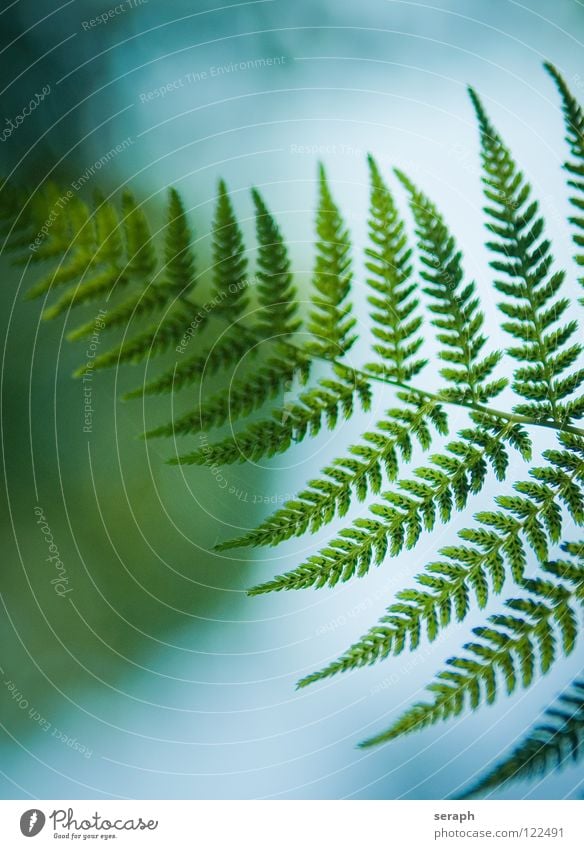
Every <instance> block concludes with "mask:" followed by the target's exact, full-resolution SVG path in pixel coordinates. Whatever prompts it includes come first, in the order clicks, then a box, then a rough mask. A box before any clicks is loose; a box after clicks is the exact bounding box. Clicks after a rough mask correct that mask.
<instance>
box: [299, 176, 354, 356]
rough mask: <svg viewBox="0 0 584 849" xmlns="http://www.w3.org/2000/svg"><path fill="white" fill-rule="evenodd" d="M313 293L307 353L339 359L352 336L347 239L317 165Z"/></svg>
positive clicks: (350, 273) (349, 252)
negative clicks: (310, 337) (317, 190)
mask: <svg viewBox="0 0 584 849" xmlns="http://www.w3.org/2000/svg"><path fill="white" fill-rule="evenodd" d="M316 232H317V236H318V241H317V243H316V262H315V267H314V275H313V286H314V289H315V293H314V295H313V297H312V304H313V308H312V311H311V313H310V320H309V324H308V329H309V330H310V332H311V333H312V335H313V336H314V342H313V343H312V346H311V350H312V352H313V353H314V354H316V355H318V356H322V357H325V358H328V359H335V358H337V357H340V356H342V355H343V354H344V353H346V351H348V350H349V348H350V347H351V345H352V344H353V342H354V341H355V339H356V337H355V336H354V335H351V330H352V329H353V327H354V326H355V319H354V318H352V317H351V311H352V307H351V304H350V303H349V302H348V301H347V298H348V296H349V293H350V290H351V281H352V276H353V275H352V271H351V238H350V235H349V231H348V230H347V228H346V226H345V223H344V221H343V219H342V217H341V213H340V212H339V209H338V207H337V205H336V204H335V202H334V200H333V197H332V195H331V192H330V189H329V186H328V181H327V178H326V173H325V170H324V167H323V165H320V166H319V203H318V212H317V216H316Z"/></svg>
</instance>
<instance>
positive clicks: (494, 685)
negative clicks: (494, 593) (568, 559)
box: [361, 566, 584, 748]
mask: <svg viewBox="0 0 584 849" xmlns="http://www.w3.org/2000/svg"><path fill="white" fill-rule="evenodd" d="M544 568H545V567H544ZM523 587H524V589H525V590H526V592H527V596H525V597H522V598H514V599H511V600H510V601H507V602H506V604H505V607H506V612H504V613H501V614H495V615H493V616H490V617H489V619H488V623H487V625H486V626H484V627H480V628H474V629H473V634H474V635H475V637H476V638H477V639H476V640H475V641H473V642H470V643H467V644H466V645H465V646H464V648H465V650H466V655H465V656H463V657H454V658H451V659H450V660H448V661H447V668H446V669H445V670H444V671H442V672H440V673H439V674H438V675H437V677H436V679H435V681H434V683H432V684H430V685H429V687H428V688H427V690H428V692H429V694H430V696H431V699H430V700H429V701H427V702H419V703H417V704H415V705H414V706H413V707H411V708H410V709H409V710H407V711H406V712H405V713H404V714H403V715H402V716H401V717H400V718H399V719H398V720H397V721H396V722H395V723H394V724H393V725H392V726H391V727H390V728H388V729H387V730H386V731H383V732H382V733H381V734H377V735H376V736H374V737H371V738H370V739H369V740H365V741H364V742H363V743H361V746H362V747H364V748H365V747H369V746H375V745H378V744H380V743H386V742H388V741H390V740H394V739H396V738H397V737H401V736H402V735H404V734H409V733H411V732H413V731H419V730H421V729H423V728H426V727H428V726H430V725H434V724H435V723H437V722H439V721H442V720H446V719H449V718H450V717H454V716H459V715H460V714H461V713H462V712H463V710H464V709H465V708H466V707H470V708H471V709H473V710H475V709H476V708H477V707H478V706H479V705H480V704H481V703H483V702H486V703H487V704H492V703H493V702H494V700H495V698H496V696H497V692H498V689H499V685H500V683H501V680H502V681H503V682H504V684H505V689H506V692H507V694H509V695H511V694H512V693H514V692H515V690H516V689H517V687H519V686H521V687H523V688H527V687H529V686H530V685H531V684H532V683H533V680H534V677H535V675H536V662H538V664H539V672H540V673H541V674H542V675H545V673H546V672H548V671H549V670H550V668H551V666H552V665H553V663H554V662H555V661H556V659H557V657H558V653H559V651H558V648H559V647H558V644H559V646H560V647H561V650H562V652H563V654H565V655H569V654H570V653H571V652H572V651H573V649H574V646H575V644H576V639H577V636H578V614H579V613H580V612H581V608H582V606H583V603H584V566H581V567H580V568H578V569H577V575H576V576H575V577H574V579H573V580H571V579H568V580H566V581H563V582H560V581H552V580H544V579H542V578H538V579H530V580H526V581H524V582H523Z"/></svg>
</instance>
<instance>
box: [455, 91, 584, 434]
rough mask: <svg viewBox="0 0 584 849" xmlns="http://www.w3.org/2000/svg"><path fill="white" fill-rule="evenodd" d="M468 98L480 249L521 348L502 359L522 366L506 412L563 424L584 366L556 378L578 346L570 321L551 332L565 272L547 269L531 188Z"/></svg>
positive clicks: (578, 406)
mask: <svg viewBox="0 0 584 849" xmlns="http://www.w3.org/2000/svg"><path fill="white" fill-rule="evenodd" d="M470 96H471V99H472V102H473V105H474V107H475V111H476V114H477V118H478V121H479V126H480V133H481V158H482V162H483V168H484V172H485V176H484V177H483V184H484V194H485V197H486V198H487V201H488V202H489V204H490V205H489V206H486V207H485V213H486V214H487V215H488V217H489V219H490V221H489V223H488V224H487V228H488V230H489V231H490V233H491V234H492V235H493V237H494V239H493V240H492V241H490V242H488V243H487V247H488V248H490V249H491V250H492V251H494V252H495V253H497V254H498V255H499V257H501V258H497V259H496V260H493V261H492V262H491V263H490V264H491V267H492V268H493V269H495V271H498V272H499V273H501V274H502V275H504V277H505V279H498V280H496V281H495V287H496V289H497V290H498V291H499V292H500V293H501V294H503V295H504V296H505V297H506V299H505V300H504V301H501V302H500V303H499V309H500V310H501V312H502V313H503V314H504V315H505V317H506V319H507V320H506V321H504V322H503V323H502V327H503V329H504V330H505V331H506V332H507V333H509V334H510V335H511V336H512V337H513V338H514V339H516V340H518V342H520V343H521V344H520V345H518V346H512V347H509V348H508V349H507V350H508V353H509V355H510V356H511V357H513V358H514V359H516V360H519V361H520V362H522V363H524V365H522V366H521V368H519V369H517V370H516V371H515V375H514V380H513V389H514V391H515V392H516V393H517V394H518V395H520V396H522V397H523V398H524V399H525V400H526V401H527V402H528V403H521V404H516V405H515V407H514V410H515V411H516V412H517V413H519V414H521V415H526V416H529V417H531V418H532V419H534V420H537V421H552V422H556V423H558V424H563V423H566V422H567V421H569V419H570V418H579V417H580V416H581V415H582V413H584V402H583V401H582V399H579V400H577V401H576V402H572V404H570V405H568V404H566V403H564V401H565V400H566V399H568V398H569V396H570V395H572V394H573V393H575V392H576V391H577V389H578V388H579V387H580V386H581V385H582V383H583V382H584V369H583V370H579V371H576V372H573V373H571V374H569V375H568V376H567V377H566V376H563V377H562V375H563V374H564V372H566V370H567V369H569V368H570V367H571V366H573V365H574V363H576V361H577V360H578V358H579V356H580V355H581V353H582V346H581V345H580V344H578V343H575V344H574V343H573V344H570V345H568V342H569V340H570V339H571V337H573V335H574V334H575V333H576V331H577V328H578V324H577V322H576V321H574V320H571V321H568V322H567V323H566V324H563V325H561V326H560V327H557V323H558V322H559V320H560V319H561V318H562V316H563V315H564V313H565V312H566V310H567V309H568V307H569V305H570V301H569V299H568V298H565V297H559V298H556V297H555V296H556V295H557V294H558V293H559V292H560V290H561V287H562V284H563V282H564V277H565V275H564V272H562V271H559V272H552V262H553V258H552V255H551V251H550V243H549V241H548V240H547V239H545V238H544V221H543V218H542V217H541V216H540V215H539V214H538V204H537V201H534V200H530V198H531V195H532V191H531V186H530V185H529V183H528V182H527V181H526V180H525V178H524V176H523V174H522V173H521V172H520V171H519V169H518V168H517V165H516V164H515V161H514V159H513V157H512V156H511V153H510V152H509V150H508V148H507V147H506V146H505V144H504V143H503V141H502V139H501V137H500V135H499V134H498V133H497V131H496V130H495V129H494V127H493V125H492V123H491V122H490V120H489V118H488V116H487V114H486V112H485V109H484V107H483V105H482V103H481V101H480V100H479V98H478V95H477V94H476V93H475V92H474V91H473V90H472V89H470Z"/></svg>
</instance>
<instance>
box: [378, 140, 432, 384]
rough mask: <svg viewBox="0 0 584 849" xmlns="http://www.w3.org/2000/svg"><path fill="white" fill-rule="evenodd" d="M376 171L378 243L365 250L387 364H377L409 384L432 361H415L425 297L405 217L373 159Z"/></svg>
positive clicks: (380, 345) (381, 351) (381, 353)
mask: <svg viewBox="0 0 584 849" xmlns="http://www.w3.org/2000/svg"><path fill="white" fill-rule="evenodd" d="M368 162H369V170H370V175H371V203H370V212H369V238H370V240H371V242H372V244H373V247H368V248H367V249H366V251H365V254H366V256H367V260H368V261H367V263H366V267H367V270H368V271H369V273H370V275H371V277H369V278H368V279H367V283H368V284H369V286H371V288H372V289H373V290H374V291H375V294H374V295H370V296H369V297H368V299H367V300H368V301H369V304H370V305H371V306H372V307H373V312H372V313H371V318H372V320H373V322H374V324H373V331H372V332H373V335H374V336H375V337H376V338H377V339H378V340H379V342H378V343H377V344H376V345H374V351H375V352H376V353H377V354H378V355H379V357H380V359H381V364H376V365H377V368H376V367H375V366H372V368H375V370H378V369H380V370H381V371H382V372H383V373H384V374H386V375H387V376H388V377H391V378H392V379H393V380H396V381H398V382H399V383H405V382H406V381H408V380H411V378H412V377H414V376H415V375H416V374H418V373H419V372H420V371H421V370H422V368H423V367H424V366H425V365H426V360H424V359H414V358H415V356H416V354H417V353H418V351H419V350H420V348H421V347H422V344H423V339H422V336H421V335H420V334H419V330H420V327H421V325H422V318H421V316H420V315H418V308H419V301H418V299H417V298H416V297H414V292H415V291H416V288H417V287H416V284H415V283H412V282H410V278H411V276H412V270H413V266H412V264H411V256H412V251H411V248H409V247H408V241H407V235H406V232H405V225H404V222H403V220H402V219H401V218H400V216H399V213H398V211H397V208H396V206H395V203H394V201H393V198H392V196H391V194H390V191H389V189H388V188H387V186H386V184H385V183H384V181H383V179H382V177H381V174H380V172H379V168H378V167H377V163H376V162H375V160H374V159H373V157H372V156H369V157H368Z"/></svg>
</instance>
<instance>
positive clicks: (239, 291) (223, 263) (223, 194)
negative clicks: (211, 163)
mask: <svg viewBox="0 0 584 849" xmlns="http://www.w3.org/2000/svg"><path fill="white" fill-rule="evenodd" d="M247 288H248V286H247V257H246V255H245V245H244V242H243V235H242V233H241V230H240V228H239V224H238V223H237V218H236V217H235V212H234V210H233V206H232V204H231V199H230V197H229V193H228V192H227V186H226V185H225V182H224V180H219V190H218V194H217V206H216V208H215V218H214V221H213V292H214V300H215V302H216V303H217V304H218V306H219V308H220V310H221V312H223V313H224V315H225V316H226V317H227V319H228V320H229V321H236V320H237V319H238V318H240V317H241V316H242V315H243V313H244V312H245V309H246V308H247V306H248V303H249V297H248V295H247Z"/></svg>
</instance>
